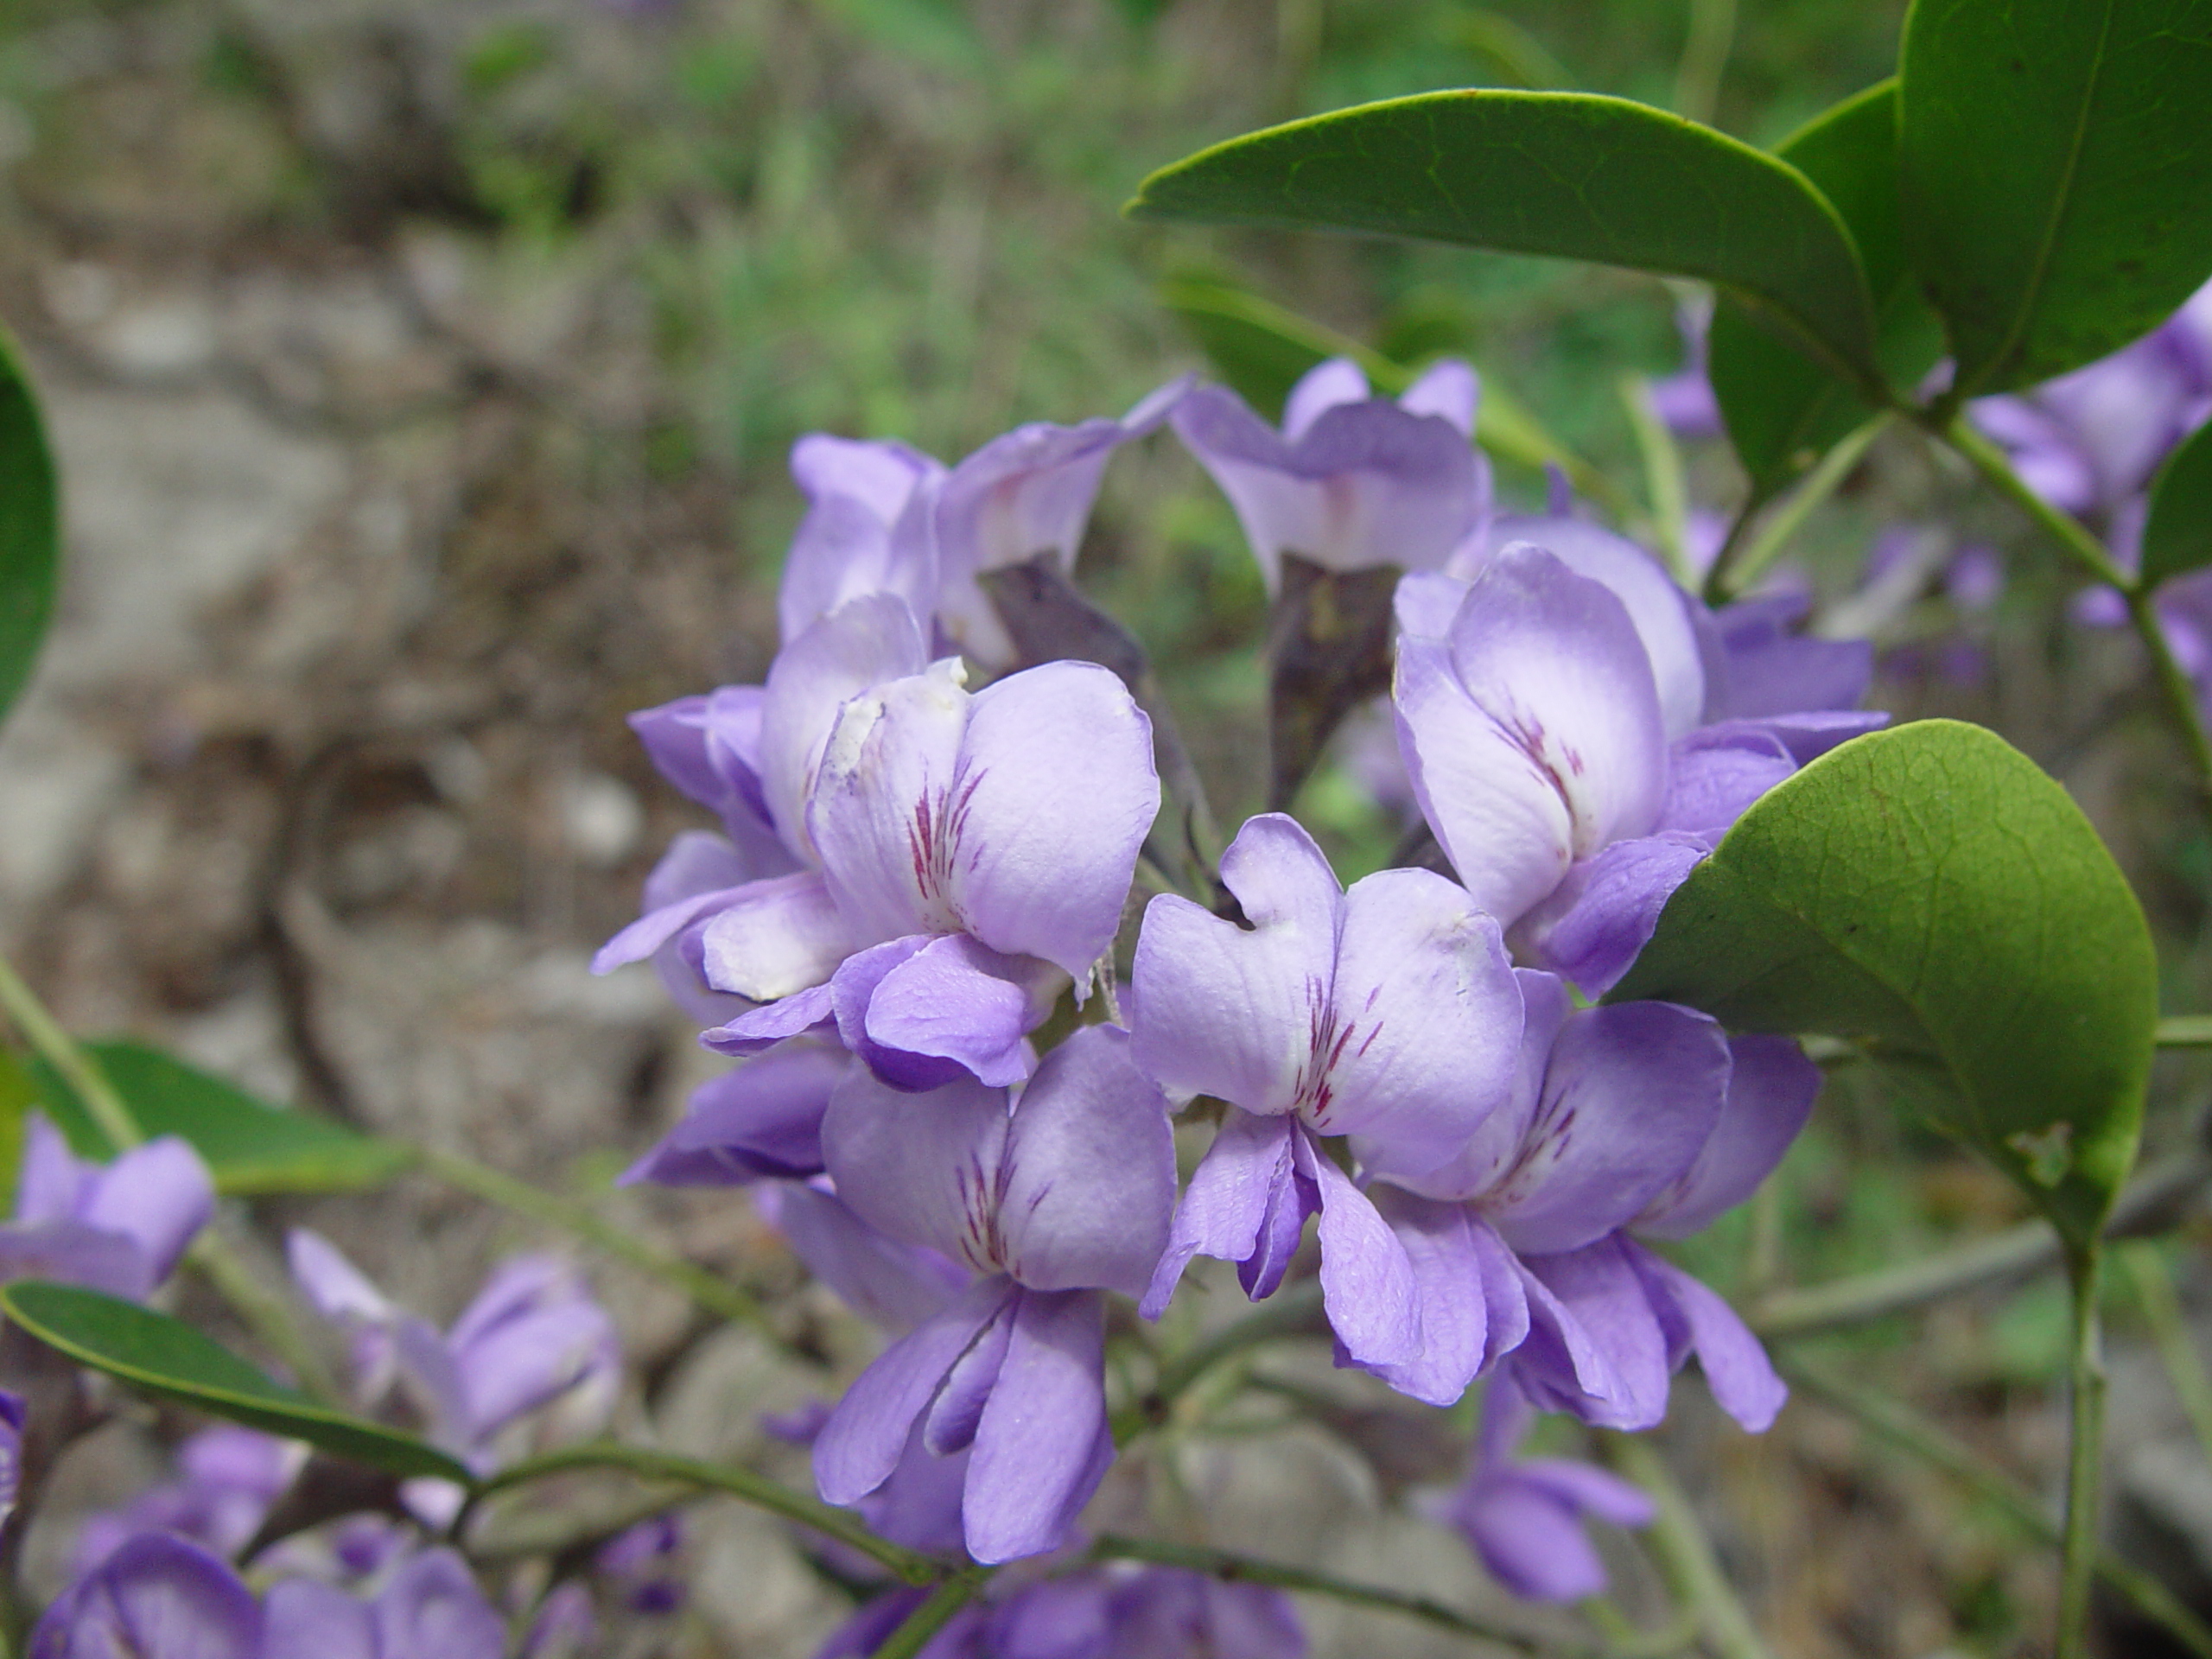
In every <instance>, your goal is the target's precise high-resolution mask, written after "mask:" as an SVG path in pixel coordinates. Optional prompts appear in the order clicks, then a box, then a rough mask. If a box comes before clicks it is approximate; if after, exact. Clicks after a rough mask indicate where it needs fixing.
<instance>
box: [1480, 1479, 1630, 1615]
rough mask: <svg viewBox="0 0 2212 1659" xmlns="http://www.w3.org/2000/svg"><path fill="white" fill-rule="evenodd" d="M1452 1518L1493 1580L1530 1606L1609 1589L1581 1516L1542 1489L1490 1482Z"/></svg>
mask: <svg viewBox="0 0 2212 1659" xmlns="http://www.w3.org/2000/svg"><path fill="white" fill-rule="evenodd" d="M1447 1514H1448V1516H1449V1518H1450V1520H1451V1521H1452V1524H1453V1525H1455V1526H1457V1527H1458V1528H1459V1530H1460V1531H1461V1532H1462V1533H1463V1534H1465V1536H1466V1540H1467V1542H1468V1544H1469V1546H1470V1547H1471V1548H1473V1550H1474V1552H1475V1554H1476V1555H1477V1557H1478V1558H1479V1559H1480V1560H1481V1561H1482V1564H1483V1567H1484V1569H1485V1570H1486V1571H1488V1572H1489V1573H1490V1575H1491V1577H1492V1578H1494V1579H1496V1580H1497V1581H1498V1583H1500V1584H1501V1585H1503V1586H1505V1588H1506V1589H1507V1590H1509V1591H1510V1592H1512V1593H1513V1594H1515V1595H1516V1596H1519V1597H1521V1598H1522V1599H1524V1600H1529V1601H1557V1602H1567V1601H1580V1600H1582V1599H1584V1598H1585V1597H1588V1596H1594V1595H1598V1594H1599V1593H1600V1592H1603V1591H1604V1589H1605V1563H1604V1562H1603V1561H1601V1560H1599V1557H1598V1552H1597V1549H1596V1548H1595V1547H1594V1546H1592V1543H1591V1542H1590V1537H1589V1535H1588V1534H1587V1533H1586V1532H1585V1531H1584V1530H1583V1528H1582V1520H1581V1517H1580V1515H1578V1514H1577V1513H1576V1512H1575V1510H1573V1508H1572V1507H1570V1506H1569V1505H1567V1504H1566V1503H1561V1502H1560V1500H1559V1498H1558V1497H1555V1496H1554V1495H1553V1494H1552V1493H1551V1492H1549V1491H1545V1490H1544V1489H1542V1488H1541V1487H1539V1486H1534V1485H1529V1484H1522V1482H1519V1481H1517V1480H1515V1479H1512V1478H1510V1477H1508V1478H1503V1479H1499V1480H1494V1481H1491V1482H1487V1483H1485V1484H1484V1485H1483V1486H1482V1487H1481V1488H1480V1489H1479V1490H1478V1491H1474V1492H1472V1493H1471V1494H1470V1495H1469V1496H1468V1497H1467V1498H1466V1499H1465V1500H1464V1501H1463V1502H1461V1503H1456V1504H1454V1505H1453V1506H1452V1509H1451V1510H1449V1511H1447Z"/></svg>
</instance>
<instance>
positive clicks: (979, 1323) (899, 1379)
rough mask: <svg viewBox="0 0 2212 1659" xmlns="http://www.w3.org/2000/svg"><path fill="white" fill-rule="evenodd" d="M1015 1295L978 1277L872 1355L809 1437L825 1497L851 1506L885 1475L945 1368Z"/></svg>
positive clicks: (997, 1281)
mask: <svg viewBox="0 0 2212 1659" xmlns="http://www.w3.org/2000/svg"><path fill="white" fill-rule="evenodd" d="M1018 1294H1020V1292H1018V1291H1017V1290H1016V1289H1015V1287H1014V1282H1013V1281H1011V1280H1008V1279H1003V1278H992V1279H983V1280H979V1281H976V1283H975V1284H973V1285H971V1286H969V1288H968V1290H967V1291H966V1293H965V1294H963V1295H962V1296H961V1297H960V1298H959V1300H957V1301H955V1302H954V1303H953V1304H952V1305H951V1306H950V1307H947V1308H946V1309H945V1310H944V1312H943V1313H937V1314H934V1315H932V1316H931V1318H930V1319H927V1320H925V1321H924V1322H923V1323H922V1324H920V1325H917V1326H916V1327H915V1328H914V1329H913V1330H912V1332H909V1333H908V1334H907V1335H906V1336H904V1337H901V1338H899V1340H898V1341H897V1342H894V1343H893V1344H891V1346H890V1347H888V1348H887V1349H885V1350H884V1351H882V1353H880V1354H879V1355H877V1356H876V1358H875V1362H874V1363H873V1364H871V1365H870V1366H869V1367H868V1369H867V1370H864V1371H862V1372H861V1374H860V1376H858V1377H857V1378H855V1380H854V1383H853V1385H852V1387H851V1388H849V1389H847V1390H846V1391H845V1397H844V1398H843V1399H842V1400H840V1401H839V1402H837V1404H836V1408H835V1409H834V1410H832V1411H831V1412H830V1414H829V1421H828V1422H826V1423H824V1424H823V1426H822V1433H821V1435H820V1437H819V1438H818V1439H817V1440H816V1441H815V1442H814V1478H815V1484H817V1486H818V1487H819V1488H820V1489H821V1491H822V1497H823V1502H825V1503H837V1504H848V1503H855V1502H857V1501H858V1500H859V1499H861V1498H862V1497H866V1496H867V1495H868V1493H870V1492H872V1491H874V1490H875V1489H876V1488H877V1487H879V1486H880V1485H882V1484H883V1483H884V1482H885V1481H887V1480H888V1479H889V1478H891V1473H892V1471H893V1470H894V1469H896V1468H897V1467H898V1466H899V1458H900V1456H901V1455H902V1454H903V1453H904V1452H905V1450H906V1436H907V1434H908V1433H909V1431H910V1430H911V1429H912V1427H913V1425H914V1420H915V1419H916V1418H918V1417H919V1416H920V1415H921V1414H922V1412H923V1410H924V1409H925V1408H926V1407H927V1406H928V1405H929V1403H930V1402H931V1400H932V1399H933V1398H935V1397H936V1395H937V1391H938V1385H939V1384H941V1383H943V1382H944V1377H945V1373H946V1372H948V1371H950V1370H951V1369H952V1367H953V1365H954V1364H955V1363H957V1361H958V1359H959V1358H960V1356H961V1355H962V1354H963V1353H965V1352H967V1351H968V1348H969V1344H971V1343H973V1342H974V1341H975V1340H976V1338H978V1337H980V1336H981V1335H982V1333H983V1331H984V1329H985V1327H986V1326H988V1325H989V1324H990V1323H991V1321H992V1320H993V1319H996V1318H997V1317H998V1315H999V1313H1000V1310H1001V1308H1003V1307H1004V1306H1006V1303H1007V1299H1008V1298H1010V1297H1013V1296H1015V1295H1018Z"/></svg>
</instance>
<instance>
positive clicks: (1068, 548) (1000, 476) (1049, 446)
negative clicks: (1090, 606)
mask: <svg viewBox="0 0 2212 1659" xmlns="http://www.w3.org/2000/svg"><path fill="white" fill-rule="evenodd" d="M1190 390H1191V383H1190V380H1189V378H1187V377H1185V378H1183V379H1179V380H1175V381H1172V382H1170V383H1169V384H1168V385H1165V386H1162V387H1160V390H1159V391H1154V392H1152V393H1151V394H1149V395H1148V396H1147V397H1144V398H1142V399H1141V400H1140V401H1139V402H1138V403H1137V404H1135V406H1134V407H1133V408H1131V409H1130V410H1129V411H1128V414H1126V415H1124V416H1122V417H1121V418H1120V419H1119V420H1111V419H1108V418H1105V417H1103V416H1099V417H1094V418H1093V419H1090V420H1087V421H1084V422H1082V423H1079V424H1077V425H1075V426H1054V425H1052V424H1050V423H1046V422H1042V421H1039V422H1036V423H1032V424H1031V425H1028V426H1020V427H1016V428H1015V429H1014V430H1013V431H1011V432H1008V433H1007V434H1005V435H1003V436H1001V437H996V438H994V439H992V440H991V441H990V442H988V443H987V444H985V445H984V446H983V447H982V448H980V449H978V450H976V453H975V454H972V455H969V457H968V458H967V459H966V460H964V461H962V462H961V463H960V464H959V465H958V466H957V467H954V468H953V469H952V471H951V472H950V474H948V475H947V476H946V478H945V480H944V487H943V488H942V490H940V491H939V492H938V495H937V498H936V501H935V512H934V516H933V520H932V525H933V529H934V532H935V550H936V554H937V560H938V567H937V572H936V574H937V576H938V584H939V585H938V590H937V594H936V596H935V600H934V609H935V612H936V618H937V626H938V629H939V630H940V631H941V632H942V635H943V637H944V638H945V639H948V640H950V642H951V643H952V644H953V645H956V646H957V647H958V648H959V649H960V650H961V651H962V652H965V653H966V654H967V655H968V656H969V657H970V658H974V659H975V660H976V662H977V663H979V664H982V665H983V666H984V667H986V668H988V669H990V670H992V671H1003V670H1005V669H1007V668H1008V667H1011V666H1012V665H1013V664H1014V661H1015V658H1016V652H1015V650H1014V642H1013V640H1012V639H1009V638H1008V637H1007V632H1006V626H1005V624H1004V623H1003V622H1001V620H1000V619H999V614H998V612H997V610H996V609H995V608H994V607H993V606H992V604H991V601H990V600H989V598H988V596H987V595H986V594H984V592H983V590H982V587H981V586H980V585H979V584H978V582H977V581H976V578H977V577H979V576H981V575H984V574H985V573H986V572H988V571H991V570H996V569H1004V568H1005V567H1007V566H1008V565H1014V564H1020V563H1026V562H1027V561H1028V560H1030V559H1033V558H1035V557H1036V556H1038V555H1039V554H1044V553H1049V554H1051V555H1052V558H1053V560H1054V562H1055V563H1057V564H1058V568H1059V570H1060V573H1061V574H1062V575H1070V574H1071V573H1072V572H1073V571H1074V569H1075V556H1076V550H1077V547H1078V545H1079V544H1080V543H1082V540H1083V532H1084V526H1085V525H1086V524H1089V523H1090V509H1091V506H1092V505H1093V503H1095V502H1096V500H1097V499H1098V486H1099V483H1100V481H1101V480H1103V477H1104V476H1105V472H1106V463H1107V461H1108V460H1109V459H1110V458H1111V456H1112V455H1113V453H1114V451H1115V450H1116V449H1118V448H1121V447H1122V445H1123V444H1125V443H1128V442H1130V441H1131V440H1133V439H1135V438H1141V437H1143V436H1144V435H1146V434H1147V433H1149V432H1151V431H1153V430H1154V429H1157V428H1158V427H1159V425H1160V423H1161V422H1163V421H1165V420H1166V419H1167V418H1168V416H1169V414H1170V412H1171V411H1172V410H1175V409H1176V408H1177V407H1179V405H1180V404H1181V403H1182V402H1183V400H1184V398H1185V397H1186V396H1188V395H1189V394H1190ZM916 608H917V609H918V610H921V611H923V612H924V613H925V614H926V613H927V610H928V608H929V607H923V606H918V607H916Z"/></svg>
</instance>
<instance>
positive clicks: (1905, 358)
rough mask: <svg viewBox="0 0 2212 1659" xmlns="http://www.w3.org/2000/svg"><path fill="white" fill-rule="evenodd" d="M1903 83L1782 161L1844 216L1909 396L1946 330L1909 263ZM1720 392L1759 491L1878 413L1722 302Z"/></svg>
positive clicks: (1815, 124) (1850, 106) (1844, 115)
mask: <svg viewBox="0 0 2212 1659" xmlns="http://www.w3.org/2000/svg"><path fill="white" fill-rule="evenodd" d="M1776 154H1777V155H1778V156H1781V157H1782V159H1783V160H1784V161H1786V162H1789V164H1790V165H1791V166H1793V167H1795V168H1797V169H1798V170H1799V171H1800V172H1802V174H1804V175H1805V176H1806V177H1807V178H1808V179H1810V180H1811V181H1813V182H1814V184H1815V185H1816V186H1817V187H1819V188H1820V191H1821V194H1823V195H1825V196H1826V197H1827V199H1828V200H1829V202H1830V203H1831V204H1832V205H1833V206H1834V208H1835V210H1836V212H1837V213H1839V214H1840V215H1841V217H1842V219H1843V222H1844V224H1845V225H1846V226H1847V227H1848V228H1849V230H1850V232H1851V235H1852V239H1853V242H1855V243H1856V244H1857V245H1858V248H1859V261H1860V263H1861V264H1862V265H1863V266H1864V267H1865V269H1866V284H1867V287H1868V289H1870V291H1871V292H1872V295H1873V298H1874V317H1875V346H1874V349H1875V354H1876V356H1877V358H1878V360H1879V362H1880V364H1881V367H1882V372H1883V374H1884V376H1885V378H1886V379H1887V380H1888V382H1889V384H1890V385H1891V387H1892V388H1894V389H1895V390H1897V391H1899V392H1900V393H1904V394H1909V393H1910V391H1912V389H1913V388H1914V387H1915V386H1916V385H1917V384H1918V383H1919V381H1920V379H1921V378H1922V377H1923V375H1925V374H1926V373H1927V372H1928V371H1929V368H1930V367H1931V366H1932V365H1934V363H1935V361H1936V359H1937V358H1938V357H1939V356H1941V355H1942V350H1943V325H1942V320H1941V319H1940V318H1938V317H1937V316H1936V313H1935V311H1934V310H1933V309H1932V308H1930V307H1929V303H1928V302H1927V300H1926V299H1925V298H1924V297H1923V296H1922V295H1921V292H1920V289H1919V286H1918V284H1917V283H1915V282H1914V281H1913V279H1912V273H1911V271H1910V270H1909V269H1908V268H1907V267H1906V264H1905V261H1904V244H1903V240H1902V232H1900V230H1899V228H1898V225H1897V82H1896V81H1895V80H1885V81H1883V82H1881V83H1880V84H1879V85H1878V86H1870V87H1868V88H1867V89H1866V91H1865V92H1860V93H1858V94H1857V95H1856V96H1854V97H1852V98H1847V99H1845V100H1844V101H1843V102H1842V103H1840V104H1839V105H1836V106H1835V107H1834V109H1832V110H1828V111H1826V112H1824V113H1823V114H1821V115H1819V116H1816V117H1815V118H1813V120H1812V121H1810V122H1809V123H1808V124H1806V125H1805V126H1804V127H1802V128H1801V129H1800V130H1798V131H1796V133H1794V134H1792V135H1791V136H1790V137H1788V138H1786V139H1784V140H1783V142H1782V143H1781V144H1780V145H1779V146H1778V147H1777V149H1776ZM1710 363H1711V371H1712V376H1713V395H1714V396H1715V397H1718V398H1719V402H1720V413H1721V417H1722V419H1723V420H1725V421H1726V423H1727V426H1728V438H1729V442H1732V443H1733V444H1734V445H1735V447H1736V454H1737V455H1738V458H1739V459H1740V460H1741V461H1743V463H1744V470H1745V472H1747V473H1749V474H1751V487H1752V492H1753V495H1754V497H1755V498H1758V499H1764V498H1766V497H1770V496H1772V495H1774V494H1776V493H1778V492H1779V491H1780V490H1781V489H1782V488H1783V486H1785V485H1787V484H1788V483H1789V480H1791V479H1793V478H1795V477H1796V476H1797V474H1800V473H1802V472H1803V471H1804V470H1805V469H1806V468H1807V467H1810V466H1812V465H1813V463H1814V462H1815V461H1818V460H1819V459H1820V458H1821V455H1822V454H1825V453H1827V451H1828V450H1829V449H1831V448H1834V446H1835V445H1836V444H1838V443H1840V442H1842V441H1843V439H1844V438H1845V437H1847V436H1848V435H1850V433H1851V432H1852V431H1853V429H1855V428H1856V427H1858V426H1859V424H1860V423H1862V422H1864V421H1865V420H1866V416H1868V414H1869V413H1871V412H1872V405H1871V404H1868V403H1867V402H1866V399H1865V397H1862V396H1861V395H1860V394H1859V390H1858V389H1857V388H1856V387H1854V386H1853V385H1850V384H1849V383H1848V382H1846V381H1843V380H1840V379H1838V378H1836V377H1835V376H1834V374H1831V373H1830V372H1828V371H1827V369H1826V368H1824V367H1823V366H1822V365H1821V364H1819V363H1817V362H1815V361H1814V360H1813V359H1811V358H1808V357H1807V356H1806V355H1805V354H1804V353H1802V352H1798V351H1795V350H1792V349H1791V348H1790V346H1788V345H1787V344H1785V343H1784V342H1783V341H1782V340H1777V339H1776V338H1775V337H1774V336H1773V335H1772V334H1769V333H1768V332H1767V331H1766V330H1765V329H1764V328H1762V327H1759V326H1758V323H1757V322H1756V321H1754V320H1753V319H1752V318H1751V316H1749V315H1747V314H1745V312H1744V311H1743V310H1742V309H1740V308H1738V307H1737V306H1735V305H1733V304H1732V303H1729V302H1726V301H1724V302H1722V303H1721V304H1720V305H1719V307H1718V308H1716V309H1715V311H1714V314H1713V337H1712V348H1711V358H1710Z"/></svg>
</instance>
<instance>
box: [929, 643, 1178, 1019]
mask: <svg viewBox="0 0 2212 1659" xmlns="http://www.w3.org/2000/svg"><path fill="white" fill-rule="evenodd" d="M954 788H955V795H954V804H953V807H952V810H951V812H950V817H949V822H948V823H947V824H946V826H945V827H946V829H948V830H949V831H950V835H951V836H952V850H953V856H952V858H951V860H950V897H951V899H952V902H953V904H954V905H955V906H956V908H957V912H958V914H959V915H960V917H961V918H963V922H964V924H965V926H966V929H967V931H969V932H971V933H973V934H974V935H975V936H976V938H979V939H981V940H982V941H983V943H984V944H988V945H989V946H990V947H991V948H992V949H993V950H1002V951H1005V952H1006V953H1007V954H1008V955H1010V956H1032V957H1042V958H1044V960H1046V962H1050V963H1056V964H1058V966H1059V967H1060V968H1061V969H1063V970H1064V971H1065V972H1066V973H1067V974H1069V975H1070V976H1071V977H1073V978H1075V979H1077V980H1078V981H1080V980H1081V979H1083V978H1084V976H1085V975H1086V974H1088V973H1089V972H1090V968H1091V964H1093V963H1096V961H1097V960H1098V959H1099V957H1102V956H1103V955H1104V954H1105V951H1106V950H1107V947H1108V946H1109V945H1110V944H1112V943H1113V941H1114V932H1115V930H1116V928H1117V927H1118V926H1120V925H1121V919H1122V903H1123V901H1124V900H1125V899H1127V898H1128V892H1129V880H1130V878H1131V876H1132V875H1133V874H1135V869H1136V859H1137V849H1138V848H1139V847H1140V846H1141V845H1142V844H1143V842H1144V838H1145V836H1146V835H1147V833H1148V832H1149V831H1150V829H1151V828H1152V821H1153V819H1154V817H1155V816H1157V814H1158V813H1159V810H1160V779H1159V777H1158V775H1157V774H1156V773H1155V772H1154V770H1153V760H1152V722H1151V721H1149V720H1147V718H1146V717H1145V715H1144V713H1143V711H1142V710H1141V709H1139V708H1138V707H1137V706H1136V703H1135V700H1134V699H1132V698H1131V697H1130V696H1129V693H1128V688H1126V687H1125V686H1123V685H1122V683H1121V681H1120V680H1119V679H1118V678H1116V677H1115V675H1114V674H1113V673H1112V672H1111V671H1109V670H1107V669H1104V668H1101V667H1099V666H1098V665H1097V664H1095V663H1072V662H1068V663H1047V664H1045V665H1044V666H1043V667H1041V668H1033V669H1028V670H1025V671H1023V672H1021V673H1019V674H1013V675H1009V676H1007V677H1006V678H1005V679H1003V680H1001V681H999V682H998V683H996V684H995V685H992V686H990V687H988V689H986V690H983V691H982V692H981V693H979V694H978V695H977V696H976V699H975V702H974V705H973V707H972V709H971V710H970V712H969V721H968V730H967V736H966V740H965V741H964V742H963V744H962V746H961V753H960V763H959V772H958V775H957V779H956V780H955V785H954Z"/></svg>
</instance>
